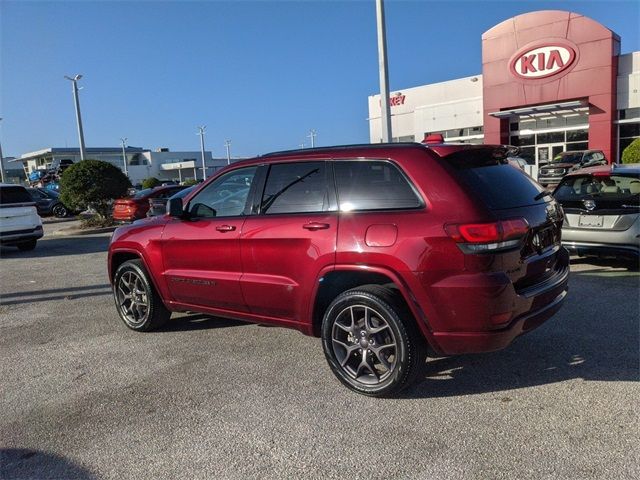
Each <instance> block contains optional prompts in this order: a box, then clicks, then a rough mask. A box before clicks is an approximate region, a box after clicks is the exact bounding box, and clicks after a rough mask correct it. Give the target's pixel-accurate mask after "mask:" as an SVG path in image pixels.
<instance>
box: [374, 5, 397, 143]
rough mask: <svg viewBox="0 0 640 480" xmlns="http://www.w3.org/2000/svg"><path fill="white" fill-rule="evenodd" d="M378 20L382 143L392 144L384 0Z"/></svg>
mask: <svg viewBox="0 0 640 480" xmlns="http://www.w3.org/2000/svg"><path fill="white" fill-rule="evenodd" d="M376 20H377V26H378V69H379V70H380V109H381V112H380V120H381V122H382V141H383V142H384V143H387V142H390V141H391V139H392V138H393V137H392V136H391V112H390V111H389V74H388V73H387V39H386V32H385V25H384V5H383V0H376Z"/></svg>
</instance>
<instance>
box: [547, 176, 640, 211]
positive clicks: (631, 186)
mask: <svg viewBox="0 0 640 480" xmlns="http://www.w3.org/2000/svg"><path fill="white" fill-rule="evenodd" d="M554 196H555V197H556V199H557V200H559V201H560V202H571V201H581V200H583V199H587V198H594V199H601V200H606V201H613V202H621V203H624V204H629V205H638V204H639V203H640V176H639V175H630V174H613V175H606V176H594V175H580V176H576V177H569V178H565V179H564V180H563V181H562V183H560V186H558V188H557V190H556V191H555V193H554Z"/></svg>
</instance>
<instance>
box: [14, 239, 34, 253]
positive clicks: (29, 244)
mask: <svg viewBox="0 0 640 480" xmlns="http://www.w3.org/2000/svg"><path fill="white" fill-rule="evenodd" d="M37 243H38V241H37V240H29V241H26V242H22V243H18V245H17V246H18V248H19V249H20V250H22V251H23V252H26V251H29V250H33V249H34V248H36V244H37Z"/></svg>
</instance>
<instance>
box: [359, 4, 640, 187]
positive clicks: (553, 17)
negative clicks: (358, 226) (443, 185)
mask: <svg viewBox="0 0 640 480" xmlns="http://www.w3.org/2000/svg"><path fill="white" fill-rule="evenodd" d="M620 44H621V41H620V37H619V36H618V35H616V34H615V33H614V32H612V31H611V30H609V29H607V28H606V27H605V26H603V25H600V24H599V23H597V22H595V21H594V20H592V19H589V18H587V17H584V16H583V15H580V14H577V13H572V12H564V11H540V12H531V13H527V14H523V15H519V16H517V17H514V18H511V19H508V20H505V21H504V22H502V23H500V24H498V25H496V26H495V27H493V28H491V29H489V30H488V31H487V32H485V33H484V34H483V35H482V75H474V76H471V77H466V78H460V79H456V80H450V81H446V82H441V83H434V84H430V85H423V86H419V87H413V88H406V89H402V90H401V91H397V92H392V93H391V95H390V101H389V104H390V110H391V125H392V129H391V131H392V137H393V141H417V142H420V141H422V140H423V139H424V137H425V136H426V135H428V134H432V133H440V134H442V135H443V136H444V138H445V140H446V141H452V142H467V143H489V144H511V145H515V146H518V147H520V150H521V156H522V157H523V158H525V159H526V160H527V161H528V163H529V164H530V172H531V173H532V174H534V175H535V174H536V172H537V166H538V164H539V163H540V162H546V161H548V160H549V159H551V158H553V157H555V156H556V155H557V154H558V153H560V152H563V151H569V150H585V149H597V150H602V151H603V152H604V153H605V157H606V158H607V159H608V160H609V161H614V162H615V161H619V160H620V157H621V152H622V151H623V150H624V148H625V147H626V146H627V145H629V144H630V143H631V142H632V141H633V140H634V139H635V138H638V137H640V52H631V53H627V54H620ZM432 65H433V68H439V69H443V68H445V69H446V61H439V62H433V63H432ZM368 103H369V137H370V141H371V142H372V143H378V142H381V139H382V122H381V118H380V117H381V105H380V95H373V96H370V97H369V102H368Z"/></svg>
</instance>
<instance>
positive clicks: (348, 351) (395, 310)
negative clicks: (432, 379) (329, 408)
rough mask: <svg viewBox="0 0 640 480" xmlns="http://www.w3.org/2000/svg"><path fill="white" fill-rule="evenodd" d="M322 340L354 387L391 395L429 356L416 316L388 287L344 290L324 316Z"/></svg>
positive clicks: (331, 363)
mask: <svg viewBox="0 0 640 480" xmlns="http://www.w3.org/2000/svg"><path fill="white" fill-rule="evenodd" d="M322 346H323V349H324V353H325V356H326V358H327V362H328V363H329V366H330V367H331V370H332V371H333V373H334V374H335V376H336V377H337V378H338V379H339V380H340V381H341V382H342V383H343V384H344V385H346V386H347V387H349V388H350V389H351V390H354V391H356V392H358V393H362V394H365V395H370V396H389V395H392V394H394V393H397V392H399V391H400V390H401V389H403V388H404V387H406V386H407V385H408V384H410V383H411V382H412V381H413V379H414V378H415V376H416V375H417V373H419V371H420V368H421V366H422V364H423V362H424V359H425V342H424V339H423V338H422V335H421V333H420V332H419V331H418V329H417V326H416V325H415V321H414V319H413V316H412V315H411V313H410V311H409V310H408V308H407V307H406V306H405V305H404V303H403V302H402V301H400V299H399V298H398V297H397V296H396V294H394V293H393V291H391V290H390V289H388V288H385V287H381V286H378V285H365V286H362V287H358V288H354V289H352V290H348V291H346V292H344V293H342V294H340V295H339V296H338V297H337V298H336V299H335V300H334V301H333V302H332V303H331V305H329V308H328V309H327V311H326V313H325V315H324V319H323V322H322Z"/></svg>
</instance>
